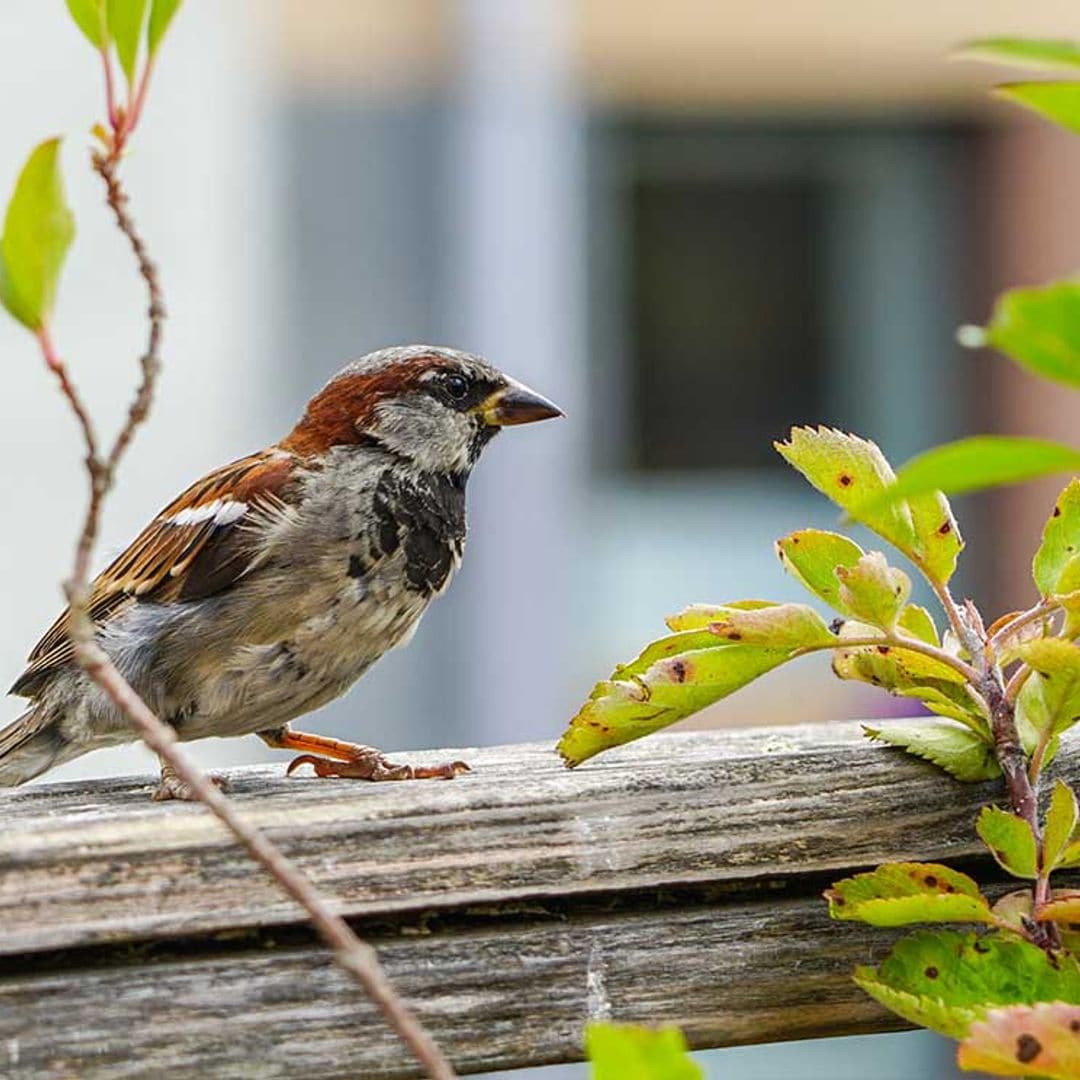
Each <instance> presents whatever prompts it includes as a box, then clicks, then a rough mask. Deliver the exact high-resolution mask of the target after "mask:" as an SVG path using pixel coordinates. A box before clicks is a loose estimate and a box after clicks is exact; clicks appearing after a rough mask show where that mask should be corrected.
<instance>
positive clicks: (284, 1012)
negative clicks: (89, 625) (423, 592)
mask: <svg viewBox="0 0 1080 1080" xmlns="http://www.w3.org/2000/svg"><path fill="white" fill-rule="evenodd" d="M1075 745H1076V744H1075V743H1071V744H1069V746H1067V747H1066V749H1065V751H1064V752H1063V754H1062V755H1061V760H1062V762H1063V763H1064V764H1063V765H1062V766H1061V767H1060V768H1061V771H1062V773H1063V774H1064V775H1066V776H1068V777H1070V778H1071V779H1072V780H1073V781H1074V782H1075V781H1080V758H1078V757H1077V755H1075V754H1074V753H1073V749H1074V747H1075ZM417 756H419V757H425V756H426V757H431V758H433V759H434V758H439V759H445V758H447V757H465V758H466V759H468V760H470V761H471V762H472V764H473V766H474V770H475V771H474V772H473V773H472V774H471V775H469V776H467V777H463V778H460V779H458V780H456V781H454V782H453V783H433V782H424V783H412V784H376V785H370V784H363V783H358V782H351V781H305V780H302V779H290V780H286V779H284V778H283V777H282V776H281V770H280V768H258V769H248V770H240V771H238V772H236V773H234V774H233V781H234V793H235V797H236V799H237V800H238V802H239V803H240V805H241V806H242V808H243V810H244V812H245V813H246V814H247V815H248V816H249V817H250V818H251V820H252V821H254V822H255V823H256V824H258V825H259V826H261V827H262V828H264V829H265V830H266V831H267V832H268V833H269V834H270V835H271V836H272V837H273V838H274V840H276V841H277V842H278V843H280V844H281V845H282V846H283V847H284V849H285V850H286V851H287V852H288V853H289V855H291V856H292V857H293V858H295V859H296V860H297V861H298V862H299V863H300V864H301V865H302V866H303V867H304V869H305V870H306V871H307V872H308V873H309V874H310V875H311V876H312V877H313V878H314V879H315V881H316V882H317V883H318V885H319V886H320V888H321V889H322V890H323V891H324V893H326V894H327V895H328V896H329V897H332V898H333V899H334V901H335V902H336V904H337V906H338V908H339V910H340V911H341V912H342V913H344V914H345V915H346V916H348V917H349V918H350V919H351V920H353V921H354V922H355V923H356V925H357V926H358V927H359V928H360V929H361V930H362V932H363V933H364V934H365V936H367V937H368V939H369V940H371V941H372V943H373V944H375V945H376V947H377V948H378V950H379V954H380V956H381V957H382V959H383V962H384V964H385V965H386V967H387V969H388V971H389V973H390V975H391V976H392V978H393V979H394V981H395V983H396V984H397V985H398V987H399V988H400V989H401V990H402V992H403V993H404V994H405V996H406V997H407V998H408V1000H409V1001H410V1003H411V1004H412V1005H413V1006H414V1007H415V1008H416V1010H417V1012H418V1014H419V1015H420V1017H421V1019H422V1020H423V1022H424V1023H425V1024H427V1025H428V1026H429V1028H430V1029H431V1030H432V1032H433V1033H434V1035H435V1036H436V1037H437V1038H438V1039H439V1040H440V1041H441V1042H442V1043H443V1044H444V1046H445V1047H446V1048H447V1050H448V1051H449V1053H450V1054H451V1056H452V1057H453V1059H454V1061H455V1063H456V1064H457V1066H458V1068H459V1069H460V1070H461V1071H462V1072H477V1071H483V1070H486V1069H494V1068H509V1067H513V1066H517V1065H523V1064H539V1063H545V1062H557V1061H570V1060H576V1059H578V1058H579V1057H580V1041H581V1029H582V1025H583V1024H584V1022H585V1021H586V1020H587V1019H588V1018H590V1017H607V1016H610V1017H613V1018H615V1019H619V1020H642V1021H648V1022H660V1021H672V1022H674V1023H677V1024H679V1025H680V1026H682V1027H683V1028H684V1030H685V1031H686V1032H687V1035H688V1036H689V1038H690V1040H691V1041H692V1042H693V1043H694V1044H695V1045H696V1046H723V1045H730V1044H735V1043H745V1042H762V1041H773V1040H780V1039H791V1038H799V1037H805V1036H819V1035H838V1034H845V1033H853V1032H864V1031H883V1030H888V1029H891V1028H894V1027H896V1026H899V1025H898V1024H897V1023H896V1022H895V1020H894V1019H892V1018H890V1017H889V1016H887V1015H886V1014H885V1013H883V1012H882V1010H880V1009H879V1008H878V1007H877V1006H876V1005H875V1004H874V1003H873V1002H872V1001H870V1000H869V999H867V998H866V997H865V996H864V995H863V994H862V993H861V992H860V991H859V990H858V989H857V988H856V987H855V986H854V985H853V984H852V982H851V980H850V971H851V968H852V967H853V966H854V965H855V964H856V963H860V962H865V961H867V960H870V959H872V958H873V957H874V956H875V955H876V954H878V953H880V952H881V951H882V950H883V949H884V948H885V947H886V946H887V944H888V942H890V941H891V940H893V939H894V937H895V933H894V932H890V931H874V930H871V929H870V928H866V927H859V926H855V925H850V924H843V925H841V924H833V923H830V921H829V920H828V918H827V915H826V911H825V905H824V903H823V902H822V901H821V899H820V892H821V890H822V889H823V888H824V887H825V886H826V885H827V884H828V883H829V881H830V880H832V879H834V878H836V877H839V876H843V875H844V874H846V873H849V872H851V871H855V870H858V869H860V868H864V867H868V866H871V865H874V864H876V863H878V862H882V861H885V860H889V859H898V858H921V859H930V860H935V861H948V862H950V863H951V864H953V865H956V866H958V867H960V868H968V869H971V868H972V867H974V868H975V869H976V871H977V872H978V873H979V874H980V876H981V877H982V878H983V880H1000V876H999V874H998V872H997V871H996V870H995V869H994V867H993V865H992V864H990V863H989V862H988V860H986V859H983V858H982V857H981V856H980V855H979V849H978V846H977V843H976V842H975V837H974V832H973V828H972V822H973V818H974V815H975V813H976V811H977V809H978V807H979V806H980V805H981V804H982V803H984V802H986V801H989V800H992V799H994V798H997V797H998V795H999V788H998V786H997V785H994V784H988V785H977V786H971V785H961V784H954V783H952V782H950V781H948V780H947V778H945V777H944V776H943V775H942V774H941V773H938V772H937V771H935V770H933V769H931V768H930V767H929V766H925V765H923V764H922V763H920V762H917V761H914V760H912V759H911V758H908V757H906V756H904V755H902V754H900V753H899V752H895V751H889V750H885V749H882V748H879V747H874V746H871V745H869V744H867V743H866V742H865V740H863V739H862V738H861V736H860V734H859V731H858V728H857V726H856V725H846V724H845V725H833V726H825V727H814V728H809V727H802V728H791V727H788V728H772V729H756V730H753V731H742V732H730V733H693V734H683V735H676V734H672V735H667V736H660V737H657V738H655V739H653V740H650V741H646V742H644V743H640V744H637V745H636V746H632V747H625V748H622V749H620V750H618V751H615V752H613V753H611V754H609V755H607V756H606V757H605V758H604V759H602V760H600V761H598V762H596V763H590V764H589V765H587V766H584V767H582V768H581V769H579V770H577V771H576V772H573V773H570V772H567V771H565V770H564V769H563V768H562V767H561V765H560V764H559V763H558V761H557V760H556V758H555V756H554V755H553V753H552V751H551V749H550V747H547V746H533V745H527V746H506V747H495V748H491V749H486V750H475V751H457V750H454V751H440V752H439V753H438V754H434V753H433V754H431V755H417ZM148 791H149V778H132V779H124V780H113V781H103V782H99V783H93V784H86V783H79V784H60V785H46V786H40V787H36V788H30V789H25V790H22V791H18V792H13V793H5V794H3V795H0V821H2V830H0V1075H4V1076H9V1075H10V1076H13V1077H19V1078H21V1077H38V1076H49V1077H52V1076H73V1077H110V1078H111V1077H143V1076H146V1077H149V1076H214V1077H218V1076H221V1077H247V1076H250V1077H259V1078H264V1077H278V1076H282V1077H284V1076H290V1077H295V1076H303V1077H306V1078H315V1077H346V1076H348V1077H373V1078H374V1077H403V1076H412V1075H415V1069H414V1067H413V1066H412V1064H411V1062H410V1060H409V1058H408V1057H407V1055H406V1054H405V1052H404V1050H403V1048H402V1047H401V1045H400V1044H399V1043H398V1042H397V1041H396V1039H395V1038H394V1037H393V1035H392V1034H391V1033H390V1032H389V1031H388V1030H387V1029H386V1027H385V1026H384V1025H383V1023H382V1022H381V1021H380V1019H379V1018H378V1017H377V1015H376V1013H375V1012H374V1010H373V1009H372V1007H371V1006H370V1005H369V1004H368V1003H367V1002H365V1001H364V1000H363V999H362V998H361V997H360V995H359V993H358V992H357V990H356V989H355V987H354V986H353V984H351V983H350V982H348V981H347V980H346V979H345V978H344V977H343V976H342V975H341V974H339V973H338V971H337V970H336V969H335V967H334V966H333V964H332V962H331V961H330V960H329V958H328V956H327V954H326V952H325V951H324V950H323V949H322V947H321V946H320V945H319V944H317V943H316V942H315V940H314V939H313V936H312V934H311V933H310V932H309V931H308V930H307V928H306V926H305V924H304V922H303V919H302V917H301V916H300V914H299V911H298V909H297V908H295V907H294V906H293V905H292V904H291V903H288V902H286V901H284V900H283V899H282V898H281V895H280V893H279V892H278V891H277V889H276V888H275V887H274V885H273V883H272V882H270V881H269V880H267V879H266V878H265V876H264V875H263V874H262V872H261V871H260V870H258V869H257V868H256V867H255V866H254V865H253V864H252V863H250V862H249V860H248V859H247V858H246V857H245V856H243V855H242V854H241V853H240V852H239V851H238V850H237V848H236V846H235V845H234V844H233V843H232V842H231V841H230V840H229V838H228V837H227V836H226V835H225V833H224V831H223V830H222V829H221V827H220V826H218V825H217V823H216V822H215V821H214V820H213V819H212V818H210V817H209V815H208V814H207V813H206V812H204V811H203V810H202V809H201V808H200V807H196V806H190V805H181V804H166V805H161V804H154V803H150V802H149V801H148V800H147V794H148Z"/></svg>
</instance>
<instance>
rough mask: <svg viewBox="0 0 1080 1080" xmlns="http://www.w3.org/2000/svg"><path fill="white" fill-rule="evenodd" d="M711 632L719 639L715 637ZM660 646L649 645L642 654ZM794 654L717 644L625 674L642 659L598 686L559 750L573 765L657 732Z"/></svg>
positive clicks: (724, 695) (567, 731)
mask: <svg viewBox="0 0 1080 1080" xmlns="http://www.w3.org/2000/svg"><path fill="white" fill-rule="evenodd" d="M704 633H708V631H704ZM710 636H711V637H712V640H713V641H714V642H719V639H718V638H717V637H716V636H715V635H710ZM659 644H660V643H654V645H651V646H649V647H648V648H647V649H646V650H645V653H643V654H642V656H645V655H647V654H649V653H650V652H651V651H652V650H654V649H655V648H656V647H657V645H659ZM792 655H793V652H792V650H791V649H766V648H761V647H759V646H755V645H725V644H716V645H715V646H714V647H713V648H711V649H700V650H696V651H692V652H685V653H680V654H677V655H674V656H668V657H666V658H665V659H662V660H656V661H655V662H654V663H652V664H651V665H650V666H649V667H648V668H647V669H646V670H645V671H644V672H643V673H641V674H634V675H632V676H631V677H629V678H619V677H618V676H619V675H621V674H626V673H627V672H628V671H631V670H636V669H638V668H639V667H640V666H641V658H640V657H639V658H638V660H636V661H633V662H632V663H631V664H629V665H625V666H624V667H623V668H621V669H620V668H616V672H615V676H616V677H613V678H612V679H610V680H608V681H607V682H601V683H597V684H596V686H595V688H594V689H593V692H592V694H591V696H590V697H589V700H588V701H586V702H585V704H584V705H583V706H582V707H581V709H580V710H579V711H578V713H577V715H576V716H574V718H573V719H572V720H571V721H570V724H569V726H568V727H567V729H566V731H565V732H563V735H562V738H561V739H560V740H559V745H558V748H557V749H558V751H559V753H560V754H561V755H562V758H563V761H564V762H565V763H566V764H567V766H569V767H571V768H573V767H574V766H575V765H580V764H581V762H583V761H585V760H586V759H588V758H590V757H592V756H593V755H594V754H599V753H600V752H601V751H602V750H608V749H610V748H611V747H613V746H621V745H622V744H623V743H628V742H632V741H633V740H634V739H640V738H642V737H643V736H645V735H651V734H652V733H653V732H654V731H659V730H660V729H661V728H665V727H667V726H668V725H669V724H673V723H675V721H676V720H681V719H683V717H685V716H689V715H690V714H691V713H695V712H697V711H698V710H699V709H703V708H705V706H706V705H711V704H712V703H713V702H714V701H719V700H720V699H721V698H724V697H727V696H728V695H729V694H732V693H734V692H735V691H736V690H739V689H741V688H742V687H744V686H746V685H747V683H750V682H753V681H754V679H756V678H758V676H760V675H764V674H765V672H767V671H771V670H772V669H773V668H775V667H778V666H779V665H780V664H782V663H784V661H785V660H788V659H790V658H791V657H792Z"/></svg>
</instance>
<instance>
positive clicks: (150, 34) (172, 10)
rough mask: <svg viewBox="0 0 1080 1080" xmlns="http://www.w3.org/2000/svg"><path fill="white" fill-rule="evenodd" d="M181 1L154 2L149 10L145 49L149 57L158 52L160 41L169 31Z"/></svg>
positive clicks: (157, 0)
mask: <svg viewBox="0 0 1080 1080" xmlns="http://www.w3.org/2000/svg"><path fill="white" fill-rule="evenodd" d="M180 2H181V0H154V3H153V6H152V7H151V8H150V24H149V26H148V27H147V29H146V48H147V51H148V52H149V54H150V55H151V56H153V55H154V53H156V52H157V51H158V46H159V45H161V39H162V38H163V37H164V36H165V33H166V31H167V30H168V29H169V24H170V23H171V22H172V21H173V16H174V15H175V14H176V13H177V11H179V9H180Z"/></svg>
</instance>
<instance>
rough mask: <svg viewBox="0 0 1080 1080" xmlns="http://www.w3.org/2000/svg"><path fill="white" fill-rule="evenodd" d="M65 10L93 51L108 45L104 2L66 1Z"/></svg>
mask: <svg viewBox="0 0 1080 1080" xmlns="http://www.w3.org/2000/svg"><path fill="white" fill-rule="evenodd" d="M66 2H67V9H68V11H69V12H70V13H71V18H72V19H73V20H74V22H75V25H76V26H77V27H78V28H79V29H80V30H81V31H82V32H83V34H85V35H86V39H87V41H89V42H90V44H91V45H93V46H94V48H95V49H103V48H104V47H105V45H106V44H107V43H108V28H107V27H106V25H105V0H66Z"/></svg>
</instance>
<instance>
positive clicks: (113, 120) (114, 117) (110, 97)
mask: <svg viewBox="0 0 1080 1080" xmlns="http://www.w3.org/2000/svg"><path fill="white" fill-rule="evenodd" d="M100 52H101V65H102V68H103V69H104V71H105V107H106V110H107V112H108V114H109V127H111V128H112V129H113V131H114V132H115V131H116V129H117V126H118V125H119V123H120V114H119V112H118V111H117V108H116V83H115V81H114V79H113V68H112V60H111V59H110V58H109V46H108V44H105V45H103V46H102V47H101V50H100Z"/></svg>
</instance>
